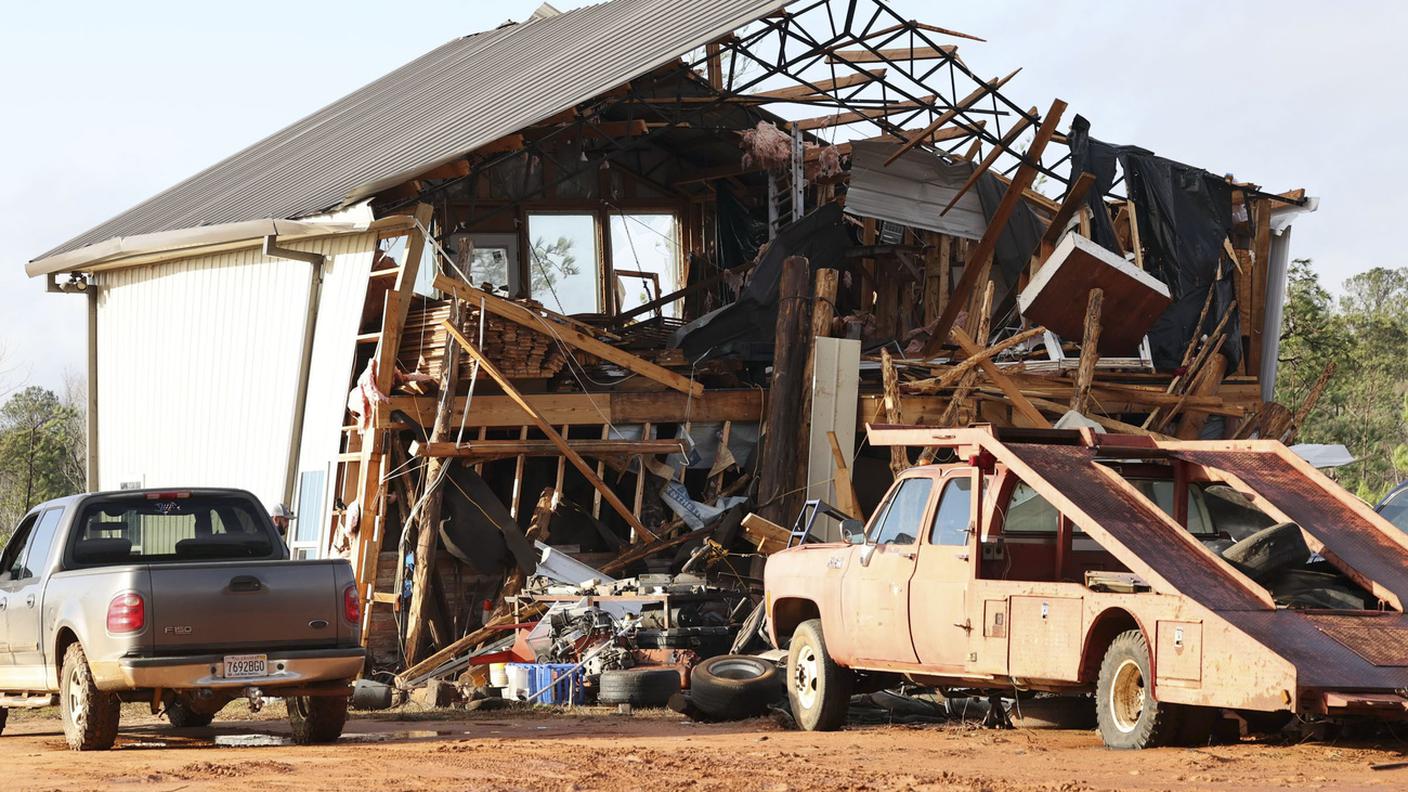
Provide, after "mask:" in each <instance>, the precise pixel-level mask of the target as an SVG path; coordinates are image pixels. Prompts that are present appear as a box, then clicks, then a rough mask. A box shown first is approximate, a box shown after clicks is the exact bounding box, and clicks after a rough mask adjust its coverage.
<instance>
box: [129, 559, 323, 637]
mask: <svg viewBox="0 0 1408 792" xmlns="http://www.w3.org/2000/svg"><path fill="white" fill-rule="evenodd" d="M150 569H151V587H152V588H151V591H152V602H151V603H149V604H148V612H149V613H150V615H151V622H152V628H153V629H152V634H153V639H154V642H155V645H156V651H157V652H158V653H159V654H177V653H191V652H202V651H215V650H221V651H223V650H231V649H250V650H263V649H276V648H291V647H310V648H311V647H319V646H333V645H336V643H337V640H338V633H339V631H340V630H339V628H340V624H339V620H340V619H341V618H342V614H341V608H340V606H341V601H342V592H341V591H339V590H338V587H337V577H336V567H335V566H334V565H333V564H331V563H329V562H326V561H256V562H228V563H209V562H205V563H200V564H153V565H151V567H150Z"/></svg>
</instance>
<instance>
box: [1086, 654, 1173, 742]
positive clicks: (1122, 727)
mask: <svg viewBox="0 0 1408 792" xmlns="http://www.w3.org/2000/svg"><path fill="white" fill-rule="evenodd" d="M1149 665H1150V664H1149V644H1148V642H1147V641H1145V640H1144V633H1142V632H1140V631H1138V630H1130V631H1128V632H1123V633H1120V634H1119V635H1118V636H1116V637H1115V640H1114V641H1112V642H1111V643H1110V648H1109V649H1107V650H1106V651H1105V659H1104V661H1103V662H1101V663H1100V677H1099V681H1098V682H1097V683H1096V686H1095V716H1096V721H1097V723H1098V724H1099V727H1100V739H1102V740H1104V741H1105V745H1106V747H1109V748H1124V749H1140V748H1153V747H1156V746H1160V745H1169V744H1172V743H1173V742H1174V741H1176V740H1177V739H1178V738H1179V737H1180V736H1181V735H1180V733H1179V727H1180V718H1179V716H1180V715H1181V714H1182V713H1181V712H1180V709H1179V708H1178V707H1177V706H1175V705H1171V704H1161V703H1159V702H1158V701H1156V700H1155V699H1154V695H1153V691H1152V688H1153V681H1154V678H1153V675H1152V674H1151V673H1150V669H1149Z"/></svg>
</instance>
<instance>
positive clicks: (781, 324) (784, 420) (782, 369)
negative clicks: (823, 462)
mask: <svg viewBox="0 0 1408 792" xmlns="http://www.w3.org/2000/svg"><path fill="white" fill-rule="evenodd" d="M809 273H810V267H809V265H808V262H807V259H805V258H803V257H801V256H792V257H790V258H788V259H786V260H785V261H783V262H782V279H781V281H780V282H779V286H778V296H777V306H778V308H777V324H776V328H775V333H776V335H775V336H774V350H775V351H774V353H773V364H772V382H771V384H770V386H769V390H768V402H767V408H768V409H767V416H768V417H767V428H766V430H765V432H766V434H765V436H764V439H763V452H762V464H761V466H760V468H759V481H758V490H759V491H758V502H759V511H760V513H762V514H763V516H765V517H769V518H770V519H772V520H773V521H774V522H784V521H786V519H787V518H788V516H790V515H792V514H795V513H796V512H797V509H796V508H793V504H794V503H795V504H796V505H797V506H798V507H800V503H799V502H798V501H799V498H800V494H801V488H799V487H798V486H797V481H796V472H797V456H798V454H800V453H801V452H800V450H799V448H798V445H797V436H798V432H799V431H800V429H801V425H802V415H801V411H800V410H798V409H797V405H799V404H800V403H801V401H802V389H803V388H804V387H805V386H806V383H805V382H803V381H802V375H803V372H804V370H805V369H806V365H807V355H808V354H809V353H810V350H811V347H812V343H811V342H810V339H808V338H807V333H808V331H810V330H811V313H810V311H808V310H807V307H808V306H807V296H808V295H809V294H810V292H811V289H810V280H811V279H810V278H809V277H808V275H809Z"/></svg>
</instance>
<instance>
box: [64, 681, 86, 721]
mask: <svg viewBox="0 0 1408 792" xmlns="http://www.w3.org/2000/svg"><path fill="white" fill-rule="evenodd" d="M86 709H87V704H86V703H85V699H84V696H83V683H82V682H81V681H80V680H79V679H78V675H77V674H75V675H74V676H73V678H72V679H70V680H69V681H68V712H69V719H70V720H72V721H73V722H74V723H78V722H79V721H80V720H82V719H83V713H84V711H85V710H86Z"/></svg>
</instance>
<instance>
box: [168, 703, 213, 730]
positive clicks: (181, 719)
mask: <svg viewBox="0 0 1408 792" xmlns="http://www.w3.org/2000/svg"><path fill="white" fill-rule="evenodd" d="M166 719H167V720H169V721H171V725H172V726H175V727H176V728H178V729H193V728H199V727H201V726H209V725H210V723H211V721H213V720H215V713H213V712H211V713H207V714H204V715H202V714H197V713H195V712H192V711H191V705H190V704H189V703H187V702H186V701H185V700H184V699H181V698H173V699H172V700H171V701H170V702H168V703H167V705H166Z"/></svg>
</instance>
